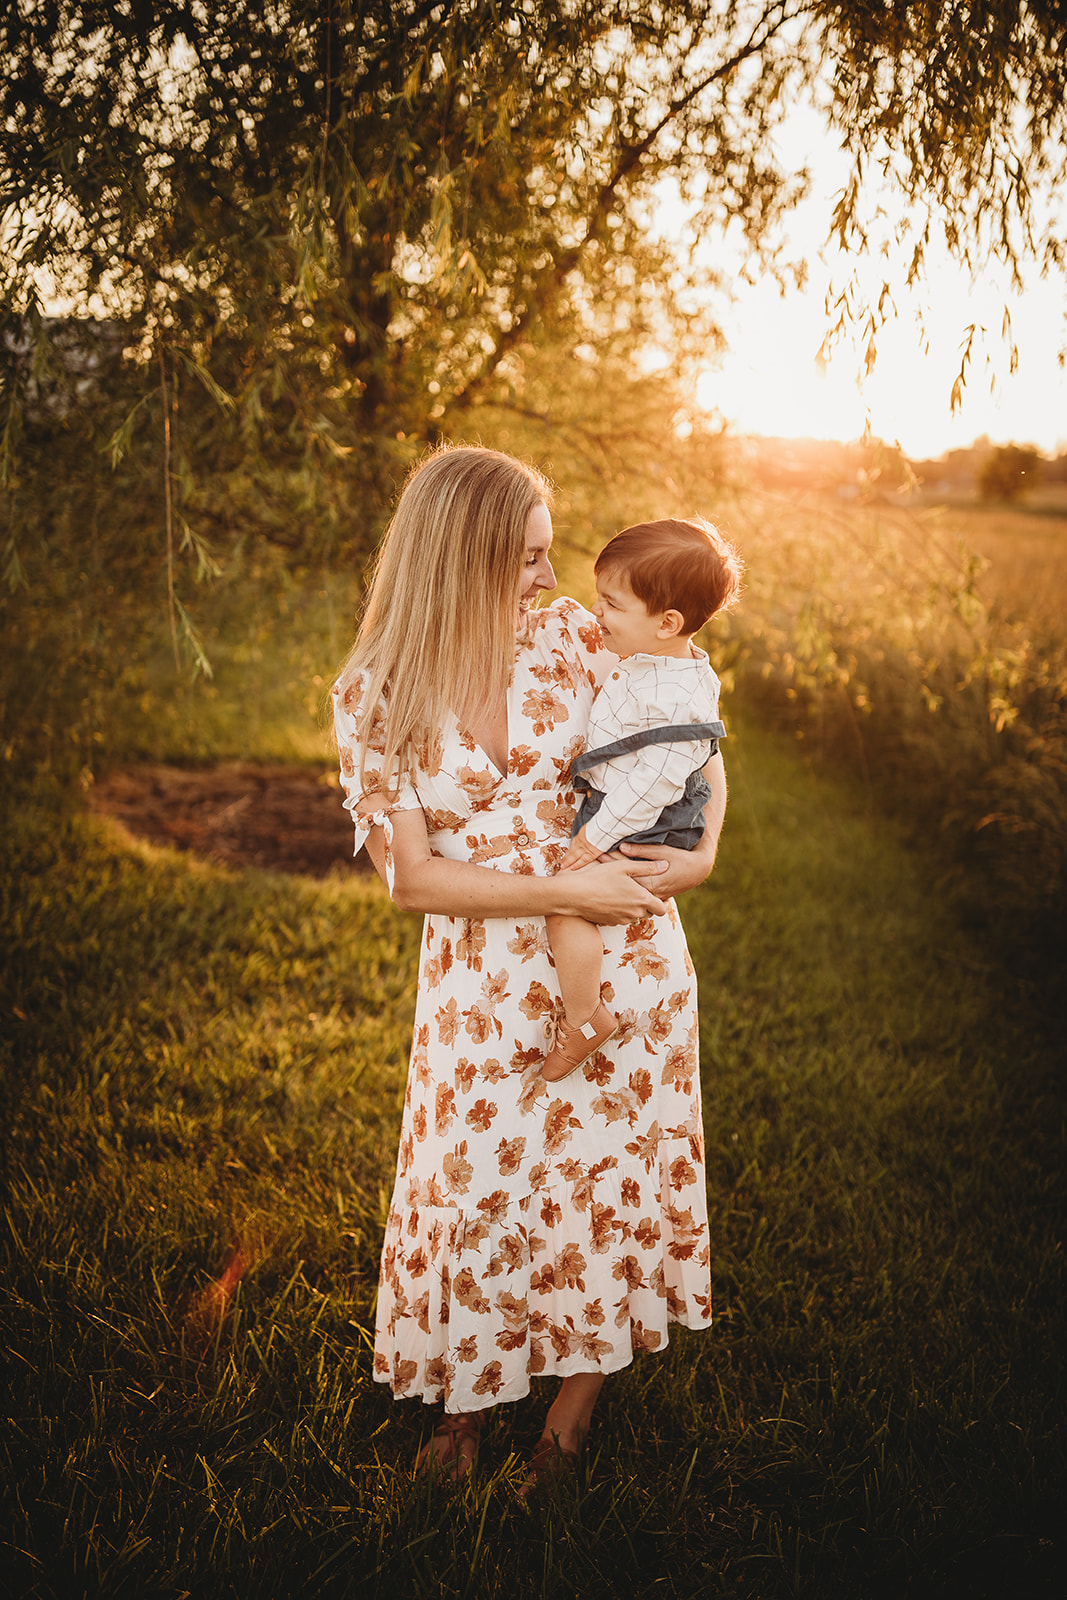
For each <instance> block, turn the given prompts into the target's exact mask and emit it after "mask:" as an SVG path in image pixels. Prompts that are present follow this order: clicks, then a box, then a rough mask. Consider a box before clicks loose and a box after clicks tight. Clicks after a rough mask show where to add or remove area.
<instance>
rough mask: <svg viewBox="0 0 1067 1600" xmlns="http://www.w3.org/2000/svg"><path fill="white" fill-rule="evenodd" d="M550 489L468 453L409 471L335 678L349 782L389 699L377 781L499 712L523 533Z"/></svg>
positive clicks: (509, 662)
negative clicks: (350, 760) (351, 732)
mask: <svg viewBox="0 0 1067 1600" xmlns="http://www.w3.org/2000/svg"><path fill="white" fill-rule="evenodd" d="M551 504H552V490H551V486H550V485H549V483H548V481H547V479H545V478H543V477H542V476H541V474H540V473H539V472H538V471H537V470H536V468H534V467H530V466H527V465H525V463H523V462H521V461H516V460H515V459H514V458H513V457H512V456H507V455H503V454H502V453H501V452H500V451H499V450H485V449H482V448H480V447H478V446H474V445H444V446H442V447H441V448H439V449H438V450H436V451H435V452H434V454H433V455H431V456H430V457H429V458H428V459H427V460H424V461H423V462H421V463H420V464H418V465H417V466H416V467H414V468H413V470H412V472H411V474H410V475H409V477H408V480H407V483H406V484H405V485H404V489H403V491H402V493H401V495H400V499H399V501H398V502H397V507H396V510H395V512H394V513H393V517H392V521H391V522H390V524H389V526H388V528H387V529H386V531H385V537H384V538H383V540H382V544H381V548H380V549H379V551H378V555H377V558H376V561H375V564H374V573H373V577H372V579H371V584H370V588H369V590H368V592H367V597H366V600H365V602H364V606H363V615H362V619H361V622H360V626H359V632H358V634H357V636H356V642H355V644H354V645H353V647H352V649H351V651H350V652H349V655H348V658H347V660H346V661H345V663H344V666H343V667H342V668H341V671H340V674H339V676H338V680H337V682H338V691H339V694H340V697H341V700H342V703H344V700H345V697H346V695H347V693H348V691H349V689H350V688H351V686H352V684H353V682H354V680H355V678H356V677H357V676H358V675H360V674H364V673H365V674H366V675H367V682H366V690H365V693H364V695H363V697H362V701H361V704H360V709H359V712H358V729H359V740H360V745H361V749H362V751H363V752H364V755H363V757H361V762H360V776H361V778H362V776H363V764H364V760H365V752H366V748H367V742H368V738H369V734H370V730H371V727H372V724H373V723H374V720H375V714H376V710H377V707H378V704H379V701H380V699H381V697H382V695H383V694H384V695H385V696H386V697H387V700H388V715H387V717H386V718H385V728H384V738H385V749H384V759H383V762H382V783H383V785H385V786H387V787H388V786H391V784H392V783H393V782H395V781H396V780H397V779H399V777H401V776H402V775H403V774H404V773H405V772H406V771H409V770H410V769H411V767H412V764H413V759H412V744H413V741H415V740H418V739H420V738H424V737H426V736H427V735H429V734H430V733H432V732H433V731H434V730H439V729H440V728H442V727H443V725H444V722H445V719H446V718H447V716H448V714H449V712H452V713H453V714H454V715H455V716H456V718H457V720H458V721H459V722H460V723H461V724H464V723H465V721H466V720H467V719H470V718H474V717H476V716H477V715H478V713H479V712H483V711H485V710H487V709H488V708H489V707H491V706H493V705H496V704H499V702H500V699H501V697H502V696H503V695H504V694H505V693H506V691H507V687H508V684H509V683H510V681H511V673H512V669H513V667H514V664H515V628H516V621H517V616H516V607H517V601H518V594H519V583H520V577H521V573H522V568H523V562H524V559H525V553H526V525H527V523H528V521H529V518H530V513H531V512H532V511H533V510H535V509H536V507H537V506H538V505H546V506H549V507H551Z"/></svg>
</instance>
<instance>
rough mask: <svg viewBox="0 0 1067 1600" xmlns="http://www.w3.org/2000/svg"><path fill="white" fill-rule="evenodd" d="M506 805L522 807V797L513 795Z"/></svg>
mask: <svg viewBox="0 0 1067 1600" xmlns="http://www.w3.org/2000/svg"><path fill="white" fill-rule="evenodd" d="M508 805H509V806H521V805H522V797H521V796H520V795H517V794H513V795H512V796H511V797H510V799H509V800H508Z"/></svg>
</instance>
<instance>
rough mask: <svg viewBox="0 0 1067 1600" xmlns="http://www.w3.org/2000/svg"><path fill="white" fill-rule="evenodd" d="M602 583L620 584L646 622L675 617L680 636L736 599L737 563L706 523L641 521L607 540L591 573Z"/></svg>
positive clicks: (738, 583) (729, 547)
mask: <svg viewBox="0 0 1067 1600" xmlns="http://www.w3.org/2000/svg"><path fill="white" fill-rule="evenodd" d="M593 570H594V571H595V573H596V576H597V579H598V580H599V581H602V582H604V583H610V582H611V581H613V580H614V581H616V582H618V581H619V580H621V581H623V582H624V583H625V585H626V586H627V588H628V589H629V590H630V592H631V593H632V594H633V596H634V597H635V598H636V599H637V600H639V601H640V602H641V604H642V605H643V606H644V608H645V611H646V612H647V613H648V615H649V616H650V617H659V616H663V615H665V614H666V613H667V612H677V613H678V615H679V616H680V617H681V624H680V626H679V627H678V628H677V630H676V631H677V634H678V636H679V637H682V638H688V636H689V635H690V634H693V633H696V631H697V629H698V628H702V627H703V626H704V624H705V622H707V620H708V618H709V617H713V616H714V615H715V613H716V612H717V611H722V610H723V609H724V608H725V607H726V606H729V605H732V604H733V602H734V601H735V600H736V599H737V596H738V593H739V592H740V588H741V558H740V556H739V555H738V553H737V551H736V550H735V549H734V547H733V545H732V544H730V542H729V540H728V539H725V538H724V537H723V536H722V534H721V533H719V531H718V529H716V528H713V527H712V526H711V524H710V523H707V522H703V521H700V522H697V521H693V522H690V521H682V520H681V519H680V518H677V517H667V518H664V519H663V520H662V521H660V522H639V523H637V524H636V525H635V526H634V527H632V528H624V529H623V531H622V532H621V533H617V534H616V535H615V537H614V539H610V540H609V541H608V543H607V544H606V545H605V546H604V548H603V550H601V552H600V554H599V555H598V556H597V558H596V562H595V565H594V569H593Z"/></svg>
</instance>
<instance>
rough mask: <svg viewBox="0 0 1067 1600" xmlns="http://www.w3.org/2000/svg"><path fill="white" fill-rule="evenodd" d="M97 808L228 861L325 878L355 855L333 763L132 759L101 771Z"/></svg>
mask: <svg viewBox="0 0 1067 1600" xmlns="http://www.w3.org/2000/svg"><path fill="white" fill-rule="evenodd" d="M90 793H91V806H92V809H93V810H94V811H95V812H96V813H97V814H98V815H101V816H106V817H110V818H112V819H113V820H114V821H116V822H118V823H119V824H121V826H122V827H124V828H125V829H127V831H128V832H129V833H131V834H133V835H134V836H135V837H136V838H138V839H147V840H149V841H150V842H151V843H152V844H160V845H172V846H174V847H175V848H176V849H179V850H190V851H193V852H194V853H195V854H196V855H198V856H201V857H203V858H204V859H205V860H208V861H214V862H216V863H218V864H219V865H221V866H227V867H265V868H267V869H269V870H270V871H272V872H298V873H305V874H307V875H308V876H309V877H313V878H324V877H326V876H327V874H328V873H330V872H331V871H333V869H334V868H338V869H344V870H346V871H351V870H352V867H353V866H354V865H355V866H356V867H357V868H359V869H360V870H364V869H367V868H369V867H370V862H369V860H368V857H367V855H366V852H363V853H362V854H361V855H360V856H359V858H358V861H356V862H353V859H352V843H353V833H352V824H351V822H350V820H349V816H348V812H347V811H345V810H344V809H343V807H342V803H341V802H342V800H343V798H344V796H343V795H342V793H341V788H340V785H339V784H338V781H337V774H336V772H335V771H322V770H319V771H316V770H315V769H313V768H308V767H259V766H255V765H253V764H252V763H251V762H230V763H226V764H225V765H222V766H217V767H208V768H202V769H196V768H187V767H164V766H145V767H129V768H127V769H126V770H125V771H123V772H113V773H111V774H109V775H108V776H107V777H104V778H101V779H100V780H99V782H98V783H97V784H96V785H95V786H94V787H93V789H92V790H91V792H90Z"/></svg>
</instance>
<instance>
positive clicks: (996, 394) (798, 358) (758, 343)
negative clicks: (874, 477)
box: [657, 110, 1067, 457]
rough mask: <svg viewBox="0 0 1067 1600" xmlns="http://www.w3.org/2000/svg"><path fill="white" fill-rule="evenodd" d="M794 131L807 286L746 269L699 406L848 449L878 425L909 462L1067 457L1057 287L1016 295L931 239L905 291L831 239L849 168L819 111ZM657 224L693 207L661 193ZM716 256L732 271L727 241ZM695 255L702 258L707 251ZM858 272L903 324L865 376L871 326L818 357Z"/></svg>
mask: <svg viewBox="0 0 1067 1600" xmlns="http://www.w3.org/2000/svg"><path fill="white" fill-rule="evenodd" d="M793 115H794V114H792V113H791V118H790V120H791V125H792V121H793ZM795 124H796V126H795V131H796V138H791V139H790V141H789V148H790V149H792V150H793V151H794V152H803V151H805V150H806V152H807V154H806V157H805V156H801V155H797V156H796V160H797V162H798V164H799V162H800V161H801V160H802V159H805V160H806V163H807V165H808V167H809V168H810V170H811V174H812V185H811V194H810V197H809V198H808V199H807V200H806V201H804V202H803V204H802V205H800V206H799V207H797V208H796V210H795V211H794V212H792V213H791V215H790V218H789V221H788V230H789V232H788V240H787V244H788V250H789V252H790V254H791V255H792V256H793V257H794V258H796V257H801V256H802V257H804V258H805V259H806V260H807V262H808V265H809V269H810V275H809V279H808V284H807V287H806V288H805V289H804V290H803V291H800V290H791V291H789V292H788V293H787V294H785V295H784V296H783V295H782V293H781V292H780V290H779V288H778V286H777V284H776V283H774V282H772V281H770V280H769V279H768V280H764V281H762V282H757V283H755V284H751V285H750V284H745V283H744V282H742V281H741V272H740V268H741V261H740V259H739V260H738V263H737V282H736V292H735V297H734V300H733V302H732V304H730V305H729V307H728V308H727V309H726V311H725V313H724V319H723V320H724V332H725V334H726V339H727V346H728V348H727V352H726V354H725V356H724V357H723V358H722V360H721V362H720V363H719V364H718V365H717V366H716V367H714V368H709V369H708V370H707V371H705V372H704V373H702V374H701V376H700V379H699V382H698V386H697V400H698V403H699V404H700V405H701V406H702V407H704V408H705V409H706V410H707V411H709V412H711V413H714V414H715V415H717V416H719V417H722V418H723V419H725V420H726V421H727V422H729V423H730V424H731V425H732V426H733V427H734V428H736V429H737V430H738V431H740V432H743V433H757V434H765V435H780V436H783V437H789V438H802V437H807V438H818V439H840V440H844V441H847V440H850V439H855V438H858V437H859V436H860V435H862V434H863V433H864V431H865V429H866V428H867V427H868V426H869V428H870V431H871V432H872V433H874V434H875V435H877V436H878V437H879V438H882V439H885V440H886V441H887V442H890V443H893V442H897V443H899V444H900V445H901V446H902V448H903V449H904V450H905V451H906V452H907V453H908V454H909V455H911V456H913V457H921V456H939V455H941V454H943V453H944V452H945V451H947V450H950V449H955V448H966V447H967V446H969V445H970V444H972V443H973V441H974V440H975V439H976V438H978V437H979V436H981V435H983V434H985V435H988V436H989V437H990V438H992V439H994V440H995V441H996V442H998V443H1008V442H1014V443H1016V444H1033V445H1036V446H1037V447H1038V448H1039V449H1042V450H1045V451H1047V452H1049V453H1056V451H1057V450H1062V449H1064V448H1067V374H1065V371H1064V368H1063V367H1062V366H1061V365H1060V362H1059V356H1060V353H1061V351H1063V350H1064V348H1065V347H1067V299H1065V295H1064V286H1063V282H1062V280H1056V281H1052V280H1049V279H1042V278H1040V277H1039V276H1038V274H1037V271H1036V269H1035V270H1034V272H1033V273H1032V275H1031V276H1030V279H1029V281H1028V282H1027V284H1026V289H1025V293H1023V294H1021V295H1020V294H1017V293H1013V292H1012V290H1011V288H1010V285H1009V284H1008V282H1007V275H1006V273H1005V272H1004V271H1003V270H1002V269H1000V268H998V267H997V266H995V265H994V266H991V267H989V268H987V270H986V271H984V272H982V273H981V274H979V275H978V277H977V279H972V277H971V276H970V274H969V273H968V272H967V271H966V269H964V268H962V267H959V266H957V265H956V263H955V262H953V261H952V259H951V258H950V257H949V255H948V253H947V250H945V249H944V248H942V249H941V251H940V252H939V251H938V248H937V245H936V241H933V240H932V241H931V245H930V247H929V249H928V253H927V281H926V282H925V283H924V284H923V285H922V287H921V289H913V290H911V291H909V290H908V289H907V288H906V287H905V286H904V284H903V281H902V280H903V277H904V273H903V270H901V271H900V272H898V273H896V274H895V276H896V278H897V279H899V280H900V281H897V282H894V281H893V280H894V271H893V269H892V268H891V267H887V264H886V262H885V261H883V260H882V259H876V258H866V259H863V260H857V258H855V257H846V256H844V255H843V254H841V253H840V252H839V251H837V250H835V249H833V248H831V247H829V246H828V245H827V244H826V232H827V228H828V223H829V218H830V215H831V213H832V210H833V205H834V199H835V195H836V192H837V191H838V190H839V188H840V186H841V184H842V183H843V181H844V176H845V172H846V170H847V167H846V164H845V162H844V158H843V157H842V154H841V152H840V150H838V149H837V148H836V146H835V144H834V142H833V140H832V139H831V137H830V135H829V134H827V132H826V131H825V129H824V128H823V127H822V125H821V123H820V122H819V119H818V117H817V115H816V114H815V113H814V112H812V111H810V110H805V111H804V112H803V113H801V112H799V111H798V112H797V113H796V117H795ZM900 203H901V202H900V200H899V197H897V196H894V195H890V194H888V193H887V194H886V195H885V196H884V197H883V198H882V204H883V209H884V211H885V213H886V214H887V215H889V216H892V215H893V214H894V209H899V206H900ZM657 225H658V227H659V229H660V230H661V232H662V234H663V236H664V237H667V238H671V237H674V238H680V237H682V236H683V235H684V233H685V213H684V208H682V207H681V206H680V205H679V203H678V201H677V197H676V196H672V195H671V193H670V191H669V189H668V188H666V187H665V188H664V190H663V191H662V200H661V208H660V211H659V214H658V216H657ZM707 250H708V252H709V253H710V250H711V242H710V241H709V242H708V245H707ZM715 250H716V255H717V262H716V264H717V265H718V266H719V267H720V268H723V266H724V262H723V257H722V240H721V239H720V240H718V241H717V242H716V244H715ZM697 253H698V256H699V255H700V254H701V253H703V252H702V249H701V247H700V246H698V247H697ZM853 275H854V276H855V278H856V279H857V280H858V282H859V283H860V284H861V285H862V290H863V292H865V294H866V297H867V299H868V301H869V303H874V302H875V301H876V300H877V298H878V295H879V293H880V291H881V287H882V283H883V280H884V276H885V275H888V276H889V278H890V288H891V291H892V293H893V295H894V305H895V311H896V315H895V316H893V317H891V319H890V320H889V322H888V323H887V324H886V326H885V327H883V328H882V329H881V330H880V331H879V332H878V334H877V337H876V345H877V354H876V359H875V361H874V364H873V367H871V368H870V370H868V369H867V362H866V353H867V334H866V332H865V331H863V330H857V332H856V334H855V336H854V337H850V338H848V339H845V340H844V341H842V343H841V344H839V345H838V346H837V347H836V348H835V349H834V350H833V351H832V352H831V356H830V359H829V361H828V362H826V363H820V361H819V351H820V347H821V346H822V344H823V340H824V338H825V335H826V333H827V330H828V326H829V322H828V317H827V313H826V308H825V307H826V297H827V291H828V289H829V288H830V286H831V285H834V286H836V287H837V288H838V289H839V288H840V286H841V285H843V284H844V283H845V282H847V281H848V279H849V278H850V277H853ZM1006 310H1007V311H1008V312H1009V314H1010V330H1008V329H1007V328H1006V325H1005V311H1006ZM971 327H973V328H974V329H975V333H974V337H973V342H972V347H971V358H970V361H969V364H968V368H967V373H966V385H965V387H964V388H963V390H962V392H961V395H960V401H959V405H958V407H957V410H956V412H955V414H953V412H952V409H951V395H952V390H953V385H954V383H955V381H956V378H957V375H958V374H959V372H960V367H961V362H962V359H963V349H964V346H965V344H966V342H967V339H968V337H969V331H968V330H969V329H970V328H971ZM1013 343H1014V344H1015V346H1016V347H1017V349H1018V369H1017V371H1015V372H1014V373H1012V372H1011V354H1010V352H1011V346H1012V344H1013Z"/></svg>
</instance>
